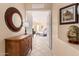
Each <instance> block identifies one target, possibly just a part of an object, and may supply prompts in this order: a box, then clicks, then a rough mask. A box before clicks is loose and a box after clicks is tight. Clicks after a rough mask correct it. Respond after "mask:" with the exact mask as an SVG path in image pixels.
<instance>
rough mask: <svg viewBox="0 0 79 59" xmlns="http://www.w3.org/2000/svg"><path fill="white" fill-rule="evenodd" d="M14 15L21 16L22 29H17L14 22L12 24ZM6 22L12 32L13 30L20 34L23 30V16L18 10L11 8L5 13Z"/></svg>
mask: <svg viewBox="0 0 79 59" xmlns="http://www.w3.org/2000/svg"><path fill="white" fill-rule="evenodd" d="M14 13H17V14H18V15H19V16H20V18H21V25H20V27H16V26H15V25H14V24H13V22H12V16H13V14H14ZM5 22H6V25H7V27H8V28H9V29H10V30H12V31H14V32H18V31H20V29H21V27H22V25H23V19H22V15H21V14H20V12H19V11H18V10H17V9H16V8H14V7H10V8H8V9H7V10H6V12H5Z"/></svg>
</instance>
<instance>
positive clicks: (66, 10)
mask: <svg viewBox="0 0 79 59" xmlns="http://www.w3.org/2000/svg"><path fill="white" fill-rule="evenodd" d="M77 6H78V4H77V3H75V4H71V5H68V6H65V7H63V8H60V24H73V23H78V16H77Z"/></svg>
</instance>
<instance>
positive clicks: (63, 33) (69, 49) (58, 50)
mask: <svg viewBox="0 0 79 59" xmlns="http://www.w3.org/2000/svg"><path fill="white" fill-rule="evenodd" d="M66 5H69V4H67V3H63V4H62V3H59V4H58V3H57V4H56V3H55V4H53V5H52V29H53V32H52V34H53V35H52V37H53V54H54V55H79V47H78V46H77V45H72V44H69V43H68V38H67V31H68V27H69V26H70V25H72V24H69V25H59V9H60V8H62V7H64V6H66ZM75 25H78V24H75Z"/></svg>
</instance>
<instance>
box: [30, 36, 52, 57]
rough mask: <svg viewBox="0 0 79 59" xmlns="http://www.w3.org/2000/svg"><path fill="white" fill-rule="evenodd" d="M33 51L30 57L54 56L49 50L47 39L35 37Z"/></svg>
mask: <svg viewBox="0 0 79 59" xmlns="http://www.w3.org/2000/svg"><path fill="white" fill-rule="evenodd" d="M32 45H33V49H32V52H31V54H30V56H52V52H51V50H50V49H49V46H48V42H47V37H43V36H39V35H35V36H34V38H33V43H32Z"/></svg>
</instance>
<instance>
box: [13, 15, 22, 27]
mask: <svg viewBox="0 0 79 59" xmlns="http://www.w3.org/2000/svg"><path fill="white" fill-rule="evenodd" d="M12 22H13V24H14V26H15V27H17V28H19V27H20V26H21V18H20V16H19V14H18V13H14V14H13V16H12Z"/></svg>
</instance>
